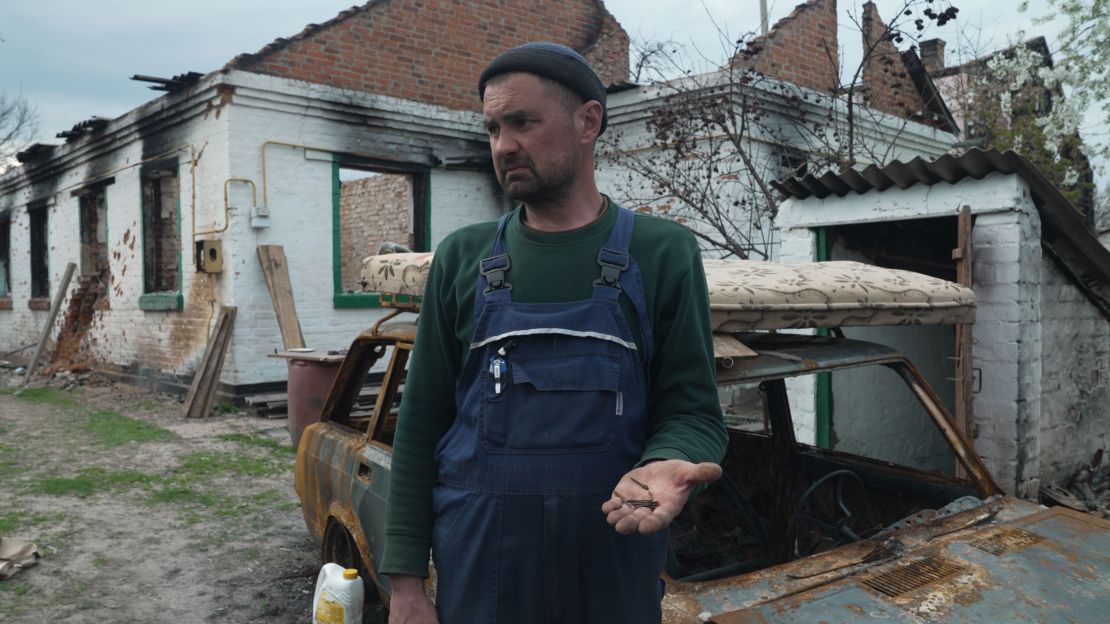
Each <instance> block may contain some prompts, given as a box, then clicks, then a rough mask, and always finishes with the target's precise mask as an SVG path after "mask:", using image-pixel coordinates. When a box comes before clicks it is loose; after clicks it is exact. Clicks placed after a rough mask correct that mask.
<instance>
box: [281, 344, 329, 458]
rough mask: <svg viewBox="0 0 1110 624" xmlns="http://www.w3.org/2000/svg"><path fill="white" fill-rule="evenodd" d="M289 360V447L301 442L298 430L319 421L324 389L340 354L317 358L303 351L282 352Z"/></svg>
mask: <svg viewBox="0 0 1110 624" xmlns="http://www.w3.org/2000/svg"><path fill="white" fill-rule="evenodd" d="M286 357H287V358H288V361H289V384H288V390H287V393H288V395H289V404H288V408H287V410H288V414H289V424H288V426H289V437H290V438H292V440H293V448H296V447H297V445H299V444H300V442H301V433H302V432H304V429H305V427H307V426H309V425H311V424H312V423H314V422H319V420H320V414H321V411H322V410H323V408H324V401H326V400H327V398H328V391H330V390H331V384H332V382H334V381H335V376H336V374H337V373H339V366H340V364H342V363H343V358H342V357H338V358H335V357H333V358H321V357H320V356H315V357H313V356H312V355H311V354H308V353H306V354H304V357H297V354H289V355H286Z"/></svg>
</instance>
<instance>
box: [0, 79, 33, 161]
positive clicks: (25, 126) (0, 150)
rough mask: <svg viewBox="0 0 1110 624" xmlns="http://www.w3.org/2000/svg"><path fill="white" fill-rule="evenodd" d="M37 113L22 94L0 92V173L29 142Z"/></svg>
mask: <svg viewBox="0 0 1110 624" xmlns="http://www.w3.org/2000/svg"><path fill="white" fill-rule="evenodd" d="M37 130H38V114H37V113H36V112H35V108H34V107H33V106H31V104H30V103H29V102H28V101H27V99H26V98H24V97H23V96H12V95H8V94H6V93H0V173H2V172H4V171H6V170H7V169H8V168H9V167H11V166H13V165H14V164H17V163H16V160H15V155H16V154H17V153H18V152H19V151H21V150H22V149H23V148H25V147H27V145H28V144H30V143H31V141H32V139H33V138H34V136H35V132H36V131H37Z"/></svg>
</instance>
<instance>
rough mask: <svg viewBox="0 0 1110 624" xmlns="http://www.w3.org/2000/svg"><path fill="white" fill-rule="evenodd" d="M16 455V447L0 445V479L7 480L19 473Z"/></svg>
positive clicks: (17, 451) (17, 450)
mask: <svg viewBox="0 0 1110 624" xmlns="http://www.w3.org/2000/svg"><path fill="white" fill-rule="evenodd" d="M18 453H19V449H17V448H16V447H14V446H7V445H4V444H0V479H3V480H7V479H8V478H10V477H12V476H15V475H16V474H17V473H18V472H20V467H19V459H18V455H17V454H18Z"/></svg>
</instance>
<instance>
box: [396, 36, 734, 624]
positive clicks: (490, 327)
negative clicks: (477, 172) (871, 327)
mask: <svg viewBox="0 0 1110 624" xmlns="http://www.w3.org/2000/svg"><path fill="white" fill-rule="evenodd" d="M479 95H480V96H481V98H482V104H483V116H484V120H485V126H486V129H487V131H488V134H489V142H490V150H491V152H492V157H493V163H494V168H495V172H496V174H497V177H498V180H499V182H500V183H501V186H502V188H503V189H504V191H505V194H506V195H507V196H508V197H509V198H510V199H512V200H513V201H515V202H519V204H520V206H519V207H518V208H517V209H516V210H514V211H512V212H511V213H510V214H508V215H506V216H505V217H504V218H502V219H501V221H499V222H498V223H488V224H480V225H475V226H471V227H467V228H463V229H461V230H459V231H457V232H455V233H453V234H452V235H451V236H449V237H448V238H447V239H446V240H444V242H443V243H442V244H441V245H440V246H439V249H438V250H437V251H436V256H435V261H434V263H433V266H432V268H431V271H430V274H429V277H428V284H427V287H426V290H425V297H424V304H423V307H422V311H421V316H420V323H419V329H418V333H417V339H416V343H415V351H414V353H413V356H412V360H411V364H410V368H409V374H408V378H407V381H406V385H405V393H404V400H403V403H402V406H401V414H400V418H399V419H398V430H397V435H396V438H395V445H394V454H393V461H392V475H391V481H390V492H389V506H388V511H387V522H386V539H387V543H386V551H385V555H384V558H383V561H382V565H381V571H382V572H383V573H385V574H388V575H389V580H390V584H391V589H392V594H391V599H390V611H391V613H390V622H392V623H394V624H409V623H420V624H426V623H429V622H440V623H442V624H475V623H478V622H482V623H486V622H503V623H513V624H531V623H537V624H538V623H548V622H550V623H565V624H587V623H601V622H606V623H612V622H628V623H634V624H645V623H649V622H658V621H659V620H660V618H661V613H660V598H661V592H660V588H661V584H660V581H659V574H660V572H661V570H662V566H663V560H664V557H665V548H666V531H663V530H662V529H664V528H665V527H666V526H667V525H668V524H670V522H671V520H672V519H673V518H674V517H675V516H676V515H677V514H678V512H679V511H681V509H682V506H683V505H684V504H685V502H686V499H687V498H688V496H689V495H690V493H691V491H692V490H693V489H695V488H696V487H697V486H698V485H700V484H704V483H708V482H711V481H713V480H715V479H717V478H718V477H719V476H720V467H719V466H717V465H716V462H719V461H720V459H721V457H722V456H723V454H724V448H725V444H726V436H725V431H724V425H723V422H722V417H721V411H720V404H719V400H718V398H717V393H716V387H715V384H714V368H713V355H712V341H711V338H710V330H709V312H708V297H707V294H706V286H705V276H704V274H703V270H702V266H701V259H700V256H699V254H698V249H697V245H696V244H695V242H694V238H693V236H692V235H691V234H690V233H689V232H688V231H686V230H685V228H683V227H682V226H680V225H677V224H675V223H673V222H670V221H665V220H662V219H656V218H652V217H647V216H643V215H637V216H633V214H632V213H631V212H629V211H627V210H623V209H621V208H619V207H617V206H616V205H614V204H613V203H612V202H611V201H610V200H608V199H607V198H606V197H604V196H603V195H601V194H600V193H599V191H598V189H597V185H596V183H595V181H594V174H593V170H594V144H595V142H596V140H597V137H598V135H599V134H601V132H602V131H603V130H604V129H605V126H606V123H607V114H606V110H605V89H604V87H603V85H602V84H601V81H600V80H599V79H598V78H597V76H596V74H594V72H593V70H592V69H590V67H589V64H588V63H587V62H586V60H585V59H584V58H582V57H581V56H580V55H579V54H577V53H576V52H574V51H573V50H571V49H570V48H567V47H564V46H559V45H555V44H551V43H531V44H526V45H523V46H520V47H517V48H513V49H510V50H508V51H506V52H504V53H503V54H501V55H500V56H498V57H497V58H495V59H494V60H493V61H492V62H491V63H490V65H489V67H487V68H486V69H485V71H484V72H482V75H481V77H480V79H479ZM429 548H430V549H431V553H432V555H433V560H434V563H435V568H436V573H437V598H436V605H435V606H434V607H433V606H432V604H431V602H430V601H429V600H428V599H427V598H426V597H425V595H424V591H423V584H422V577H424V576H426V575H427V561H428V552H429Z"/></svg>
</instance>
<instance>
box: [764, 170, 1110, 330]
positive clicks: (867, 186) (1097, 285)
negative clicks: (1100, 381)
mask: <svg viewBox="0 0 1110 624" xmlns="http://www.w3.org/2000/svg"><path fill="white" fill-rule="evenodd" d="M992 173H1005V174H1017V175H1020V176H1021V177H1022V179H1023V180H1025V183H1026V184H1028V185H1029V190H1030V192H1031V193H1032V195H1033V202H1034V204H1035V205H1036V206H1037V211H1038V212H1039V213H1040V216H1041V243H1042V245H1043V246H1044V248H1045V249H1046V250H1047V251H1048V253H1049V255H1050V256H1052V257H1053V259H1055V260H1056V261H1057V263H1058V264H1059V266H1060V268H1061V269H1062V270H1063V271H1064V272H1065V273H1066V274H1067V275H1068V277H1069V278H1070V279H1071V280H1072V281H1073V282H1074V283H1075V284H1076V286H1078V287H1079V288H1080V289H1081V290H1082V291H1083V292H1084V294H1086V295H1087V297H1088V298H1089V299H1090V300H1091V302H1092V303H1094V304H1095V305H1096V306H1097V307H1098V308H1099V309H1100V310H1101V311H1102V313H1103V315H1104V316H1106V317H1107V318H1108V319H1110V250H1108V249H1107V248H1106V247H1104V246H1103V245H1102V244H1101V243H1099V241H1098V239H1097V238H1095V235H1094V234H1093V233H1092V232H1091V231H1090V230H1088V229H1087V226H1086V225H1084V223H1083V221H1082V220H1081V219H1080V217H1079V211H1077V210H1076V209H1075V207H1074V206H1073V205H1072V204H1071V202H1070V201H1068V199H1067V198H1066V197H1064V195H1063V194H1062V193H1061V192H1060V189H1058V188H1056V186H1055V185H1054V184H1053V183H1052V182H1050V181H1049V180H1048V178H1046V177H1044V174H1043V173H1041V171H1040V170H1039V169H1037V167H1036V166H1034V165H1033V164H1032V163H1030V162H1029V161H1028V160H1026V159H1025V158H1023V157H1022V156H1021V155H1019V154H1018V153H1016V152H1013V151H1006V152H1000V151H998V150H989V151H984V150H981V149H971V150H968V151H967V152H965V153H964V154H962V155H960V156H951V155H945V156H941V157H940V158H937V159H936V160H925V159H923V158H914V159H913V160H911V161H909V162H901V161H894V162H892V163H890V164H887V165H884V166H882V167H877V166H875V165H871V166H869V167H867V168H866V169H863V170H862V171H859V170H855V169H845V170H843V171H841V172H839V173H834V172H831V171H830V172H828V173H825V174H824V175H822V176H820V177H816V176H813V175H805V176H802V177H791V178H785V179H783V180H776V181H774V182H772V183H771V185H772V186H773V187H775V189H777V190H778V191H779V192H780V193H782V194H783V195H785V196H786V197H789V198H794V199H808V198H810V197H817V198H820V199H824V198H826V197H829V196H832V195H835V196H837V197H844V196H846V195H848V194H849V193H857V194H861V195H862V194H863V193H867V192H869V191H872V190H878V191H885V190H887V189H889V188H892V187H898V188H900V189H908V188H910V187H912V186H916V185H918V184H925V185H928V186H932V185H934V184H939V183H941V182H946V183H948V184H955V183H957V182H959V181H961V180H964V179H967V178H973V179H975V180H981V179H983V178H985V177H986V176H988V175H990V174H992Z"/></svg>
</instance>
